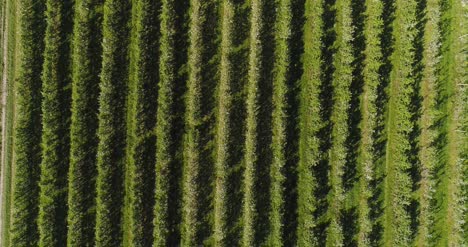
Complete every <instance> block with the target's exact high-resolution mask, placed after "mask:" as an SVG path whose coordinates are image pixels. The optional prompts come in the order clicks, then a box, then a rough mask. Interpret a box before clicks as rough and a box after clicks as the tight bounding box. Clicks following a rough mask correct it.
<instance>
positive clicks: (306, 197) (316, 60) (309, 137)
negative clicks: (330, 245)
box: [297, 0, 324, 246]
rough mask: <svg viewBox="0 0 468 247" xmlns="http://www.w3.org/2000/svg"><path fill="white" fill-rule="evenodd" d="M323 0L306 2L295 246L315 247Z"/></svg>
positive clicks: (322, 124) (319, 144)
mask: <svg viewBox="0 0 468 247" xmlns="http://www.w3.org/2000/svg"><path fill="white" fill-rule="evenodd" d="M322 14H323V1H311V0H308V1H306V3H305V16H306V22H305V24H304V54H303V55H302V59H303V70H304V73H303V75H302V81H301V90H302V91H301V95H300V97H301V106H300V107H301V109H300V123H299V128H300V144H299V159H300V160H299V164H298V222H299V223H298V227H297V235H298V245H300V246H317V245H318V243H317V236H316V233H315V232H314V230H315V226H316V218H315V215H314V214H315V212H316V209H317V202H316V198H315V192H316V187H317V181H316V177H315V176H316V175H315V174H314V170H313V169H314V168H315V167H316V166H317V164H318V162H320V160H321V159H322V155H323V154H322V153H321V152H322V150H321V142H320V138H319V132H320V130H321V129H322V128H323V126H324V123H323V120H322V116H321V108H322V104H321V100H320V93H321V84H322V80H321V76H322V73H321V64H322V47H321V45H316V44H318V43H320V42H321V39H322V36H323V22H322V20H321V17H322Z"/></svg>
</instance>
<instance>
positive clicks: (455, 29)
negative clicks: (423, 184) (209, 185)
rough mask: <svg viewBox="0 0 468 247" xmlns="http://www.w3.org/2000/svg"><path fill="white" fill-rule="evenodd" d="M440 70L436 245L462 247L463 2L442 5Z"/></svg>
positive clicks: (464, 190) (464, 232)
mask: <svg viewBox="0 0 468 247" xmlns="http://www.w3.org/2000/svg"><path fill="white" fill-rule="evenodd" d="M441 6H442V7H441V9H442V16H441V20H442V21H441V22H442V27H441V33H442V35H441V36H442V46H441V54H442V57H441V67H440V68H441V69H440V76H441V81H442V92H441V94H442V96H441V99H442V101H443V105H442V108H441V111H442V112H443V120H444V129H443V134H442V135H443V136H444V140H445V143H444V146H443V153H444V156H443V162H442V164H443V165H442V169H443V171H444V172H445V175H444V177H443V181H442V183H441V186H440V187H438V191H439V195H441V198H440V199H439V200H440V201H441V204H442V210H441V211H442V214H441V216H440V218H438V219H437V221H438V227H437V230H438V231H437V234H436V236H438V237H439V238H438V239H437V240H439V242H437V243H438V244H439V245H447V246H463V245H464V244H466V243H467V234H468V230H467V226H468V224H467V223H466V215H467V210H466V201H467V196H468V194H467V193H468V190H467V188H466V177H467V171H468V169H467V166H466V160H467V156H468V148H467V145H466V143H467V134H466V133H467V132H466V131H467V129H466V120H467V112H468V111H467V109H466V100H467V92H466V88H467V85H466V82H467V77H468V75H467V63H466V61H467V54H466V47H467V42H468V41H467V37H468V36H467V28H466V27H467V18H466V13H467V6H466V4H465V3H463V2H462V1H452V0H447V1H442V3H441Z"/></svg>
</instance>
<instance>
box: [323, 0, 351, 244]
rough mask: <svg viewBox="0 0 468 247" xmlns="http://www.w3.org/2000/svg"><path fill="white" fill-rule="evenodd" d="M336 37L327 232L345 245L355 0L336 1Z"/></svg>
mask: <svg viewBox="0 0 468 247" xmlns="http://www.w3.org/2000/svg"><path fill="white" fill-rule="evenodd" d="M335 9H336V21H335V33H336V40H335V44H334V49H335V50H336V51H335V53H334V55H333V67H334V72H333V76H332V88H333V93H332V102H333V106H332V110H331V111H332V112H331V117H330V120H331V124H332V133H331V147H330V151H329V157H328V162H329V164H330V186H331V188H330V190H331V191H330V226H329V227H328V233H327V245H329V246H342V245H343V244H344V233H343V222H342V211H343V209H344V205H343V203H344V197H345V191H344V188H343V175H344V167H345V165H346V161H347V159H348V152H349V151H348V145H347V140H348V136H349V127H348V118H349V116H348V114H349V108H350V100H351V93H350V86H351V82H352V79H353V77H352V76H353V75H352V72H353V69H352V62H353V56H352V46H351V40H352V38H353V26H352V16H351V1H347V0H337V1H336V3H335Z"/></svg>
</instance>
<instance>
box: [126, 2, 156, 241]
mask: <svg viewBox="0 0 468 247" xmlns="http://www.w3.org/2000/svg"><path fill="white" fill-rule="evenodd" d="M134 7H135V8H136V10H135V11H134V13H135V16H134V18H135V19H134V22H135V24H134V28H135V30H134V32H133V33H132V34H133V35H134V42H135V44H134V46H133V49H134V50H133V52H134V56H132V59H134V60H133V61H132V62H131V64H132V66H135V68H133V70H132V74H131V76H130V80H132V82H130V85H131V87H133V88H131V89H130V92H131V94H132V95H130V96H129V99H130V100H133V102H132V103H131V104H129V107H131V108H130V109H129V111H130V113H129V114H130V115H131V117H130V119H131V121H130V123H129V126H128V128H129V130H130V135H131V140H132V141H131V142H130V143H129V146H128V152H129V155H130V156H129V159H128V164H127V167H128V169H129V177H128V179H130V182H129V185H130V188H129V193H130V195H129V196H130V204H129V205H130V209H129V215H130V220H129V224H130V225H129V226H128V227H126V228H128V229H127V230H128V231H129V232H130V234H129V236H130V239H129V241H130V244H131V245H132V246H149V245H151V243H152V242H153V229H152V218H153V217H152V213H153V209H154V201H153V200H152V198H153V197H154V185H155V182H154V175H153V171H154V164H155V153H156V150H155V148H156V143H155V141H156V139H155V135H154V126H155V123H156V118H155V114H156V101H157V100H156V97H155V95H157V90H156V86H157V81H158V52H157V51H158V46H157V45H158V32H159V25H158V22H157V20H158V8H159V5H157V4H155V3H153V1H148V0H139V1H136V2H134Z"/></svg>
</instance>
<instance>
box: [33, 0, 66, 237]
mask: <svg viewBox="0 0 468 247" xmlns="http://www.w3.org/2000/svg"><path fill="white" fill-rule="evenodd" d="M69 7H71V5H70V2H68V1H47V3H46V12H45V14H46V22H47V27H46V31H45V49H44V63H43V70H42V77H41V79H42V143H41V147H42V163H41V166H40V167H41V172H40V174H41V176H40V195H39V218H38V226H39V236H40V238H39V246H63V245H65V243H66V242H67V240H66V236H67V233H66V229H67V203H66V202H67V189H68V185H67V177H66V176H63V175H61V174H62V173H67V171H68V164H69V154H70V148H69V145H70V140H69V133H70V130H69V126H70V123H69V119H70V90H69V89H70V85H69V83H70V81H69V75H70V73H68V70H69V54H70V53H69V42H68V40H67V38H68V31H67V24H68V23H67V19H68V16H70V14H71V13H70V11H69V10H68V9H67V8H69Z"/></svg>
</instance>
